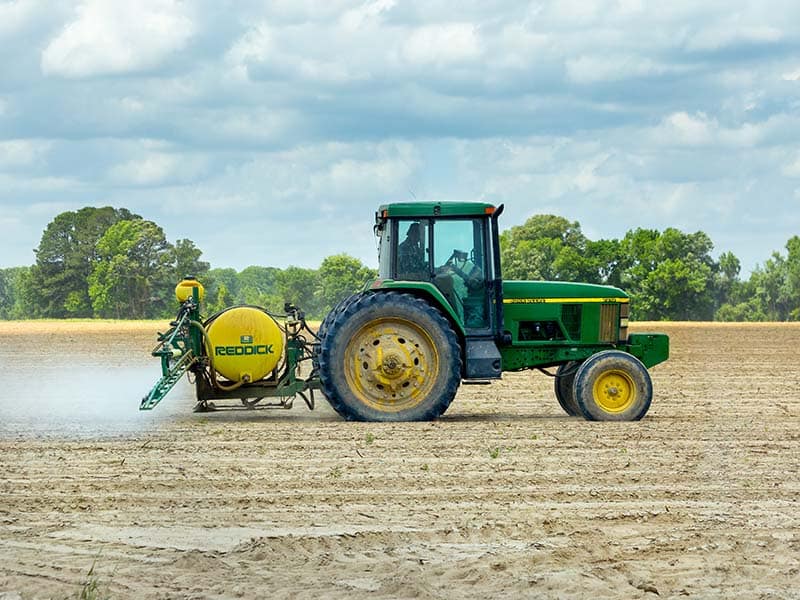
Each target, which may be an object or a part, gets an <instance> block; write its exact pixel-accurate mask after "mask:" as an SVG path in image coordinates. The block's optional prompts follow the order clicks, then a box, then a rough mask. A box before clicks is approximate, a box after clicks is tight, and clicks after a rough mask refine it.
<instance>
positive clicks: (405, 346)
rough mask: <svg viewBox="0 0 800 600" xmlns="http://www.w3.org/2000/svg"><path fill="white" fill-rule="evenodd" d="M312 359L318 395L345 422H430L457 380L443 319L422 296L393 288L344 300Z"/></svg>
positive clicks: (457, 365) (457, 359)
mask: <svg viewBox="0 0 800 600" xmlns="http://www.w3.org/2000/svg"><path fill="white" fill-rule="evenodd" d="M318 362H319V376H320V381H321V383H322V388H323V392H324V394H325V396H326V397H327V398H328V401H329V402H330V403H331V406H333V408H334V410H336V412H338V413H339V414H340V415H342V416H343V417H345V418H346V419H348V420H357V421H428V420H431V419H435V418H436V417H439V416H440V415H442V414H443V413H444V412H445V411H446V410H447V407H448V406H450V402H452V400H453V397H454V396H455V394H456V390H457V389H458V386H459V384H460V383H461V352H460V349H459V344H458V338H457V337H456V334H455V332H454V331H453V328H452V327H451V326H450V323H449V322H448V321H447V319H445V318H444V316H443V315H442V314H441V313H440V312H439V311H438V310H437V309H436V308H434V307H432V306H431V305H430V304H428V303H427V302H425V301H424V300H421V299H420V298H417V297H415V296H412V295H410V294H402V293H397V292H375V293H371V294H365V295H363V296H361V297H359V298H357V299H355V300H354V301H353V302H351V303H350V304H349V305H348V306H347V307H346V308H345V310H343V311H342V312H341V313H340V314H338V315H337V316H336V317H335V318H334V319H333V320H332V322H331V323H330V324H329V326H328V328H327V331H326V332H325V336H324V338H323V339H322V343H321V349H320V353H319V361H318Z"/></svg>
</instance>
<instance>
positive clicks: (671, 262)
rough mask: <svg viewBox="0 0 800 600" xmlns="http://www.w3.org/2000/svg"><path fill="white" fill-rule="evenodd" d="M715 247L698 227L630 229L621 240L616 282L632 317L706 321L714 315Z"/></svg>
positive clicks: (639, 318) (638, 318)
mask: <svg viewBox="0 0 800 600" xmlns="http://www.w3.org/2000/svg"><path fill="white" fill-rule="evenodd" d="M713 247H714V245H713V243H712V242H711V239H710V238H709V237H708V235H706V234H705V233H703V232H702V231H698V232H696V233H691V234H687V233H683V232H681V231H679V230H677V229H674V228H668V229H666V230H664V232H663V233H661V232H659V231H656V230H652V229H636V230H633V231H629V232H628V233H627V234H626V235H625V238H624V239H623V240H622V241H621V245H620V248H621V252H622V256H623V259H622V270H623V273H622V277H621V284H622V286H623V287H624V288H625V289H626V291H628V292H629V293H630V294H631V295H632V296H633V299H634V302H633V304H632V317H633V318H634V319H637V320H666V319H678V320H710V319H711V318H712V317H713V314H714V308H715V306H714V295H713V276H714V273H715V271H716V263H715V262H714V260H713V259H712V258H711V255H710V253H711V250H712V249H713Z"/></svg>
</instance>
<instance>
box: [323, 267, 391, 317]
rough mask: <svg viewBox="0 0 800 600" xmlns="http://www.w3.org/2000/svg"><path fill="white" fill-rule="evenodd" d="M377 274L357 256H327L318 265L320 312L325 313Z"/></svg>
mask: <svg viewBox="0 0 800 600" xmlns="http://www.w3.org/2000/svg"><path fill="white" fill-rule="evenodd" d="M377 276H378V273H377V271H376V270H374V269H370V268H369V267H367V266H365V265H364V264H363V263H362V262H361V261H360V260H358V259H357V258H354V257H352V256H348V255H347V254H336V255H334V256H328V257H327V258H326V259H325V260H323V261H322V264H321V265H320V267H319V288H318V289H317V302H318V307H319V310H320V312H321V313H322V314H323V315H324V314H327V313H328V312H330V311H331V309H332V308H333V307H334V306H336V305H337V304H338V303H339V302H341V301H342V300H344V299H345V298H347V297H348V296H350V295H352V294H354V293H356V292H357V291H359V290H360V289H362V288H363V287H364V285H365V284H366V283H367V282H368V281H369V280H370V279H374V278H375V277H377Z"/></svg>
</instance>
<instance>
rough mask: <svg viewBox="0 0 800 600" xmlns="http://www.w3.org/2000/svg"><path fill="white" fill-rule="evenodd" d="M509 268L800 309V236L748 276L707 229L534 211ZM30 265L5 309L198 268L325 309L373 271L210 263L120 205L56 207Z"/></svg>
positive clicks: (135, 307) (513, 247) (678, 307)
mask: <svg viewBox="0 0 800 600" xmlns="http://www.w3.org/2000/svg"><path fill="white" fill-rule="evenodd" d="M500 246H501V259H502V266H503V277H504V278H505V279H532V280H537V279H546V280H560V281H583V282H588V283H600V284H608V285H614V286H617V287H621V288H622V289H624V290H626V291H627V292H628V293H630V294H631V296H632V298H633V302H632V317H633V318H634V319H636V320H704V321H705V320H720V321H787V320H800V238H799V237H797V236H794V237H792V238H791V239H790V240H789V241H788V242H787V244H786V251H787V253H786V254H785V255H784V254H781V253H779V252H773V254H772V256H771V257H770V258H768V259H767V260H766V262H765V263H764V264H763V265H761V266H759V267H758V268H756V269H755V270H754V271H753V272H752V274H751V275H750V277H749V278H748V279H746V280H743V279H742V278H741V277H740V270H741V264H740V261H739V259H737V258H736V256H734V255H733V254H732V253H731V252H725V253H723V254H721V255H720V256H719V258H717V259H715V258H713V256H712V254H711V253H712V251H713V249H714V245H713V243H712V241H711V239H710V238H709V236H708V235H707V234H705V233H704V232H702V231H698V232H695V233H685V232H682V231H679V230H677V229H674V228H667V229H665V230H664V231H658V230H654V229H641V228H640V229H633V230H630V231H628V232H627V233H626V235H625V237H624V238H622V239H611V240H590V239H588V238H587V237H586V236H585V235H584V234H583V233H582V231H581V228H580V224H579V223H578V222H571V221H569V220H567V219H565V218H563V217H559V216H555V215H535V216H533V217H531V218H530V219H528V220H527V221H526V222H525V223H524V224H522V225H519V226H515V227H511V228H510V229H507V230H505V231H504V232H503V233H502V234H501V238H500ZM35 254H36V263H35V264H34V265H32V266H30V267H14V268H9V269H0V318H2V319H28V318H56V319H61V318H115V319H119V318H131V319H148V318H165V317H169V316H171V315H172V314H173V312H174V309H175V300H174V296H173V289H174V287H175V284H176V283H177V282H178V281H179V280H180V279H181V278H182V277H183V276H185V275H188V274H191V275H195V276H197V277H198V278H200V279H201V281H202V282H203V284H204V286H205V288H206V311H207V312H208V313H209V314H211V313H213V312H216V311H217V310H221V309H222V308H225V307H227V306H230V305H232V304H253V305H258V306H264V307H266V308H267V309H268V310H270V311H273V312H277V313H280V312H282V311H283V306H284V303H285V302H287V301H291V302H293V303H294V304H296V305H297V306H299V307H301V308H303V309H304V310H305V311H306V314H307V315H308V316H309V317H311V318H321V317H323V316H324V315H325V314H327V312H328V311H330V309H331V308H332V307H333V306H334V305H335V304H336V303H338V302H339V301H340V300H341V299H343V298H344V297H346V296H348V295H349V294H351V293H353V292H355V291H357V290H359V289H361V288H362V287H363V285H364V284H365V283H366V282H367V281H369V280H370V279H372V278H373V277H375V276H376V272H375V271H374V270H373V269H371V268H369V267H367V266H365V265H364V264H362V263H361V261H359V260H358V259H356V258H353V257H351V256H348V255H346V254H337V255H334V256H329V257H327V258H325V259H324V260H323V261H322V263H321V265H320V267H319V268H318V269H308V268H301V267H296V266H289V267H286V268H283V269H281V268H277V267H264V266H250V267H247V268H246V269H244V270H242V271H238V272H237V271H236V270H235V269H229V268H214V269H212V268H211V266H210V265H209V263H207V262H205V261H202V260H200V257H201V256H202V252H201V250H200V249H199V248H197V247H196V246H195V244H194V242H192V241H191V240H188V239H179V240H177V241H176V242H175V243H174V244H173V243H170V242H169V241H168V240H167V239H166V237H165V234H164V231H163V229H161V227H159V226H158V225H157V224H155V223H153V222H152V221H147V220H145V219H143V218H142V217H141V216H139V215H136V214H134V213H132V212H130V211H129V210H127V209H124V208H121V209H116V208H111V207H103V208H94V207H86V208H82V209H80V210H78V211H70V212H64V213H61V214H59V215H58V216H57V217H56V218H55V219H53V221H52V222H50V223H49V224H48V226H47V228H46V229H45V231H44V232H43V234H42V238H41V241H40V243H39V246H38V247H37V248H36V250H35Z"/></svg>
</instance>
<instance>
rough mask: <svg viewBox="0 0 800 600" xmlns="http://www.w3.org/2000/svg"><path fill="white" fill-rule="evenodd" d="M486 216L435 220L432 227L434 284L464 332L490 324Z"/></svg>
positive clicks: (478, 330) (484, 328) (480, 330)
mask: <svg viewBox="0 0 800 600" xmlns="http://www.w3.org/2000/svg"><path fill="white" fill-rule="evenodd" d="M487 224H488V223H487V219H485V218H453V219H437V220H435V221H434V222H433V226H432V234H433V235H432V237H433V243H432V251H433V252H432V258H433V283H434V285H436V287H438V288H439V290H440V291H441V292H442V294H443V295H444V296H445V298H447V300H448V301H449V302H450V305H451V306H452V307H453V310H454V311H455V313H456V314H457V315H458V316H459V318H460V319H461V322H462V323H463V324H464V329H465V330H466V331H467V333H476V334H481V333H486V332H487V331H488V330H491V327H492V310H491V308H492V304H491V298H490V286H489V285H488V282H489V281H490V280H491V267H492V263H491V261H490V260H489V258H490V256H489V254H490V252H489V251H487V248H488V244H487V241H488V228H487Z"/></svg>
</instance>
